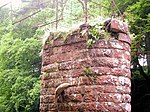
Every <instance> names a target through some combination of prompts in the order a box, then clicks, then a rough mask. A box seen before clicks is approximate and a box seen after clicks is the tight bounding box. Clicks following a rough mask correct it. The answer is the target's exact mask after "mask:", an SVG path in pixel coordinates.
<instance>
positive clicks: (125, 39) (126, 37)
mask: <svg viewBox="0 0 150 112" xmlns="http://www.w3.org/2000/svg"><path fill="white" fill-rule="evenodd" d="M118 40H120V41H123V42H127V43H128V44H130V45H131V43H132V42H131V38H130V36H129V35H128V34H124V33H119V36H118Z"/></svg>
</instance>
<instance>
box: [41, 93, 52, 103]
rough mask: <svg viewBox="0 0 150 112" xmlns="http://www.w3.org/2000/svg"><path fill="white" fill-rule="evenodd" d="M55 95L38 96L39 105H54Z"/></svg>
mask: <svg viewBox="0 0 150 112" xmlns="http://www.w3.org/2000/svg"><path fill="white" fill-rule="evenodd" d="M54 100H55V95H42V96H40V103H54Z"/></svg>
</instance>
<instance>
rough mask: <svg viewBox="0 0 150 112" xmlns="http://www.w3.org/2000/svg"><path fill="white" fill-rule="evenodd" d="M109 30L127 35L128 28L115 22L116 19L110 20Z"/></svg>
mask: <svg viewBox="0 0 150 112" xmlns="http://www.w3.org/2000/svg"><path fill="white" fill-rule="evenodd" d="M110 30H111V31H113V32H116V33H125V34H127V33H128V26H127V25H126V24H125V23H123V22H121V21H119V20H117V19H112V20H111V24H110Z"/></svg>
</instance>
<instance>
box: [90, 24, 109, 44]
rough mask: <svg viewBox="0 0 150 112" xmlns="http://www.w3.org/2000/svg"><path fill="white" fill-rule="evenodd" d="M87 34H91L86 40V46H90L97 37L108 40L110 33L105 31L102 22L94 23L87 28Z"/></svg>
mask: <svg viewBox="0 0 150 112" xmlns="http://www.w3.org/2000/svg"><path fill="white" fill-rule="evenodd" d="M89 35H91V38H89V39H88V40H87V46H88V47H91V46H92V45H93V44H95V42H96V41H98V40H99V39H106V40H109V38H110V33H108V32H107V31H105V30H104V25H102V24H96V25H94V26H92V27H91V28H90V29H89Z"/></svg>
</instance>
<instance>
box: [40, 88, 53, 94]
mask: <svg viewBox="0 0 150 112" xmlns="http://www.w3.org/2000/svg"><path fill="white" fill-rule="evenodd" d="M40 94H41V95H54V94H55V88H44V87H42V89H41V92H40Z"/></svg>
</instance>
